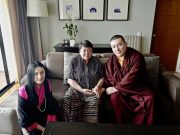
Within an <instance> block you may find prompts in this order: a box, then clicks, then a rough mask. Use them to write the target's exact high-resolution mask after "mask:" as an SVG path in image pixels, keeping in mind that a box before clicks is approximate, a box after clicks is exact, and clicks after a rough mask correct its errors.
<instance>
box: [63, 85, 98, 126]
mask: <svg viewBox="0 0 180 135" xmlns="http://www.w3.org/2000/svg"><path fill="white" fill-rule="evenodd" d="M99 101H100V100H99V98H97V97H96V96H84V95H82V94H81V93H79V92H77V91H76V90H74V89H73V88H71V87H70V88H69V90H68V91H67V92H66V93H65V96H64V113H65V121H68V122H87V123H97V122H98V113H99V104H100V102H99Z"/></svg>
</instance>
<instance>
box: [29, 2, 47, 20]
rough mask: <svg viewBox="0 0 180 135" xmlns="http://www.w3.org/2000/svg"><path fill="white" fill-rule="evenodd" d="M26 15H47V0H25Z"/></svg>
mask: <svg viewBox="0 0 180 135" xmlns="http://www.w3.org/2000/svg"><path fill="white" fill-rule="evenodd" d="M27 16H28V17H47V16H48V9H47V2H46V1H44V0H27Z"/></svg>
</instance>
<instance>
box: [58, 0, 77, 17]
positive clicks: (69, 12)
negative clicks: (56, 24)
mask: <svg viewBox="0 0 180 135" xmlns="http://www.w3.org/2000/svg"><path fill="white" fill-rule="evenodd" d="M58 1H59V2H58V6H59V19H60V20H67V19H68V18H69V17H68V16H71V18H75V19H80V0H58Z"/></svg>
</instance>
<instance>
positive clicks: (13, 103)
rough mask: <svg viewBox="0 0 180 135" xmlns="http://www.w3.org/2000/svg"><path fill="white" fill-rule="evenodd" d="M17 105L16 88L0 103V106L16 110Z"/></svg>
mask: <svg viewBox="0 0 180 135" xmlns="http://www.w3.org/2000/svg"><path fill="white" fill-rule="evenodd" d="M17 105H18V90H15V91H14V92H12V93H11V94H10V95H9V96H8V97H6V98H5V99H4V100H3V101H2V102H1V103H0V107H8V108H13V109H16V110H17Z"/></svg>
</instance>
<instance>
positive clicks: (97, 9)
mask: <svg viewBox="0 0 180 135" xmlns="http://www.w3.org/2000/svg"><path fill="white" fill-rule="evenodd" d="M82 19H83V20H96V21H103V20H104V0H83V1H82Z"/></svg>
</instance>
